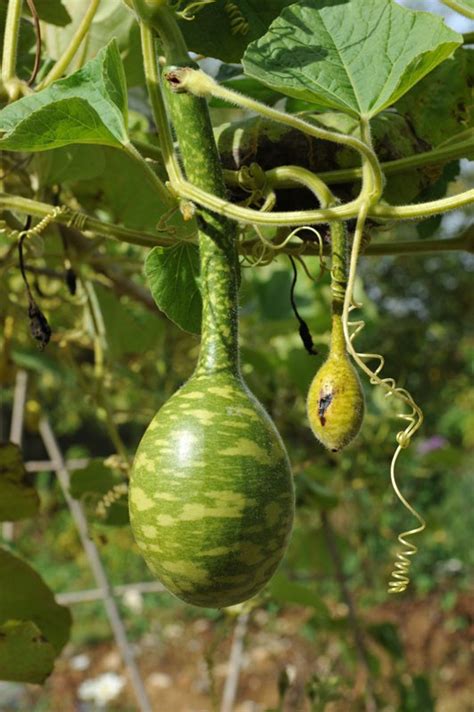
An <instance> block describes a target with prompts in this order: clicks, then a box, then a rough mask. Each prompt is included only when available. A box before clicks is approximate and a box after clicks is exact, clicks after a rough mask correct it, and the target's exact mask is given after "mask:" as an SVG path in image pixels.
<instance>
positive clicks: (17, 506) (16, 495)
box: [0, 443, 39, 522]
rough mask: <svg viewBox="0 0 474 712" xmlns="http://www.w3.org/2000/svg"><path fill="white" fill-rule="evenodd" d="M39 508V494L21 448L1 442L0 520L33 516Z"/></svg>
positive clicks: (13, 519)
mask: <svg viewBox="0 0 474 712" xmlns="http://www.w3.org/2000/svg"><path fill="white" fill-rule="evenodd" d="M38 508H39V499H38V495H37V494H36V490H35V489H34V487H33V486H32V485H31V482H30V480H29V478H28V475H27V472H26V470H25V467H24V465H23V460H22V457H21V450H20V448H19V447H18V445H14V444H13V443H0V521H9V522H16V521H17V520H19V519H25V518H27V517H33V516H34V515H35V514H36V513H37V512H38Z"/></svg>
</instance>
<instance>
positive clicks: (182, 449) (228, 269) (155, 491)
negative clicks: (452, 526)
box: [130, 70, 294, 608]
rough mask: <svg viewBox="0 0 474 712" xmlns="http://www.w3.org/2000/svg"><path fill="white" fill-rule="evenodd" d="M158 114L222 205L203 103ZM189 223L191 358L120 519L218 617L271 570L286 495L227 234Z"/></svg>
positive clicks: (223, 227) (175, 103)
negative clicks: (198, 308) (196, 316)
mask: <svg viewBox="0 0 474 712" xmlns="http://www.w3.org/2000/svg"><path fill="white" fill-rule="evenodd" d="M165 76H166V70H165ZM168 104H169V109H170V114H171V116H172V118H173V120H174V123H175V130H176V134H177V137H178V141H179V144H180V148H181V152H182V157H183V163H184V167H185V170H186V173H187V176H188V177H189V179H190V180H191V181H193V182H194V183H195V184H196V185H198V186H200V187H202V188H204V189H206V190H211V191H213V192H215V193H217V194H220V195H224V194H225V189H224V184H223V182H222V179H221V176H220V170H219V169H218V158H217V153H216V149H215V144H214V140H213V135H212V129H211V125H210V122H209V118H208V114H207V109H206V105H205V102H204V100H203V99H198V98H196V97H192V96H189V95H186V94H180V95H175V94H172V93H171V92H169V91H168ZM198 224H199V228H200V229H199V249H200V267H201V282H200V284H201V293H202V301H203V316H202V339H201V348H200V355H199V359H198V363H197V367H196V370H195V372H194V374H193V375H192V376H191V378H190V379H189V380H188V381H187V383H186V384H185V385H184V386H183V387H182V388H181V389H180V390H179V391H177V393H175V394H174V395H173V396H172V397H171V398H170V400H169V401H168V402H167V403H165V405H164V406H163V407H162V408H161V410H160V411H159V412H158V413H157V414H156V416H155V417H154V418H153V420H152V422H151V423H150V425H149V427H148V429H147V430H146V432H145V434H144V436H143V438H142V440H141V442H140V444H139V447H138V450H137V453H136V457H135V460H134V465H133V469H132V475H131V483H130V519H131V525H132V529H133V533H134V536H135V540H136V542H137V544H138V546H139V548H140V550H141V552H142V554H143V556H144V558H145V561H146V562H147V564H148V566H149V567H150V569H151V570H152V572H153V573H154V574H155V575H156V576H157V577H158V579H159V580H160V581H161V582H162V583H163V584H164V585H165V587H166V588H167V589H168V590H169V591H171V592H172V593H173V594H175V595H176V596H178V597H179V598H181V599H182V600H184V601H186V602H187V603H191V604H194V605H197V606H210V607H218V608H220V607H224V606H230V605H233V604H236V603H239V602H241V601H243V600H246V599H247V598H250V597H251V596H253V595H255V594H256V593H257V592H258V591H259V590H260V589H261V588H262V587H263V586H264V585H265V584H266V583H267V581H268V580H269V578H270V577H271V575H272V574H273V572H274V571H275V569H276V568H277V566H278V564H279V562H280V560H281V558H282V556H283V553H284V551H285V548H286V545H287V542H288V539H289V535H290V531H291V526H292V521H293V512H294V489H293V481H292V476H291V471H290V465H289V461H288V456H287V454H286V451H285V448H284V445H283V443H282V441H281V438H280V436H279V434H278V432H277V430H276V428H275V426H274V424H273V422H272V420H271V419H270V417H269V416H268V414H267V413H266V412H265V410H264V409H263V407H262V406H261V405H260V403H259V402H258V401H257V399H256V398H255V397H254V396H253V395H252V393H251V392H250V391H249V389H248V388H247V386H246V385H245V383H244V381H243V379H242V376H241V373H240V366H239V351H238V320H237V294H238V276H239V275H238V260H237V253H236V243H235V230H234V227H233V225H232V224H231V223H230V222H229V221H228V220H227V219H225V218H223V217H219V216H217V215H213V214H211V213H207V212H203V213H201V215H200V216H198Z"/></svg>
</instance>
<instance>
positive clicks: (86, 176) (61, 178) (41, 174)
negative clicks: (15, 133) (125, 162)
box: [33, 144, 122, 187]
mask: <svg viewBox="0 0 474 712" xmlns="http://www.w3.org/2000/svg"><path fill="white" fill-rule="evenodd" d="M107 150H111V149H106V148H105V147H104V148H102V147H101V146H85V145H79V144H71V145H70V146H63V147H62V148H54V149H53V150H52V151H42V152H41V153H37V154H36V155H35V157H34V163H33V165H34V167H35V169H36V171H37V174H38V179H39V183H40V185H41V186H42V187H43V186H52V185H56V184H57V183H61V184H63V185H64V184H71V183H74V182H75V181H79V180H87V181H90V180H91V179H93V178H97V176H99V175H101V174H102V173H103V172H104V170H105V168H106V161H105V157H106V154H105V151H107ZM114 153H118V151H114ZM119 155H122V154H121V153H120V154H119Z"/></svg>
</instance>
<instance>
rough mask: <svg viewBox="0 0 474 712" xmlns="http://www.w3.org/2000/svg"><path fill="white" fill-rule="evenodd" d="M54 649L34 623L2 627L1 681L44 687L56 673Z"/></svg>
mask: <svg viewBox="0 0 474 712" xmlns="http://www.w3.org/2000/svg"><path fill="white" fill-rule="evenodd" d="M55 657H56V654H55V651H54V648H53V646H52V645H51V644H50V643H48V641H47V640H45V638H44V637H43V635H42V633H41V630H40V629H39V628H38V626H36V625H35V624H34V623H32V622H31V621H16V620H11V621H7V622H6V623H4V624H3V625H0V680H10V681H12V682H30V683H34V684H37V685H41V684H42V683H43V682H44V681H45V679H46V678H47V677H48V675H49V674H50V673H51V672H52V669H53V665H54V659H55Z"/></svg>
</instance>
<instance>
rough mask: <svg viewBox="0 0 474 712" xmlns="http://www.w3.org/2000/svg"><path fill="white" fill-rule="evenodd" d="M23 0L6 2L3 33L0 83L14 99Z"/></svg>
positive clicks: (16, 87) (16, 89)
mask: <svg viewBox="0 0 474 712" xmlns="http://www.w3.org/2000/svg"><path fill="white" fill-rule="evenodd" d="M22 7H23V0H10V1H9V3H8V9H7V16H6V20H5V31H4V35H3V54H2V83H3V85H4V87H5V89H6V91H7V92H8V95H9V97H10V99H12V100H13V99H16V94H17V91H18V86H17V77H16V57H17V52H18V35H19V31H20V21H21V10H22Z"/></svg>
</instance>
